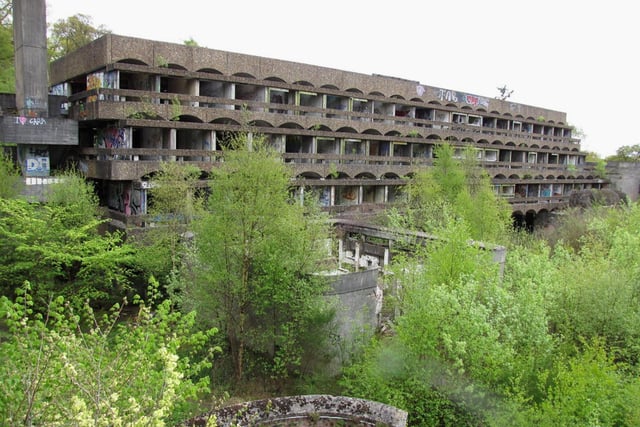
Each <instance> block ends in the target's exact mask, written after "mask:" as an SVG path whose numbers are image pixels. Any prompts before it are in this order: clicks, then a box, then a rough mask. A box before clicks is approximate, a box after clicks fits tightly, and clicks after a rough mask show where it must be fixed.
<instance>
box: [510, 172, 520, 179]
mask: <svg viewBox="0 0 640 427" xmlns="http://www.w3.org/2000/svg"><path fill="white" fill-rule="evenodd" d="M509 179H520V175H518V174H517V173H512V174H511V175H509Z"/></svg>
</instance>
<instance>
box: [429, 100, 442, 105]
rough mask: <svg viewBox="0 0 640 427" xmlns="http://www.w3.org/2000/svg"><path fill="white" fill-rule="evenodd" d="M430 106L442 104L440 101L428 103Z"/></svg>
mask: <svg viewBox="0 0 640 427" xmlns="http://www.w3.org/2000/svg"><path fill="white" fill-rule="evenodd" d="M428 104H431V105H442V104H441V103H440V102H438V101H429V102H428Z"/></svg>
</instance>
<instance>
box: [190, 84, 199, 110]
mask: <svg viewBox="0 0 640 427" xmlns="http://www.w3.org/2000/svg"><path fill="white" fill-rule="evenodd" d="M187 90H188V91H189V95H192V96H200V80H198V79H193V80H189V82H188V83H187ZM190 105H191V106H192V107H199V106H200V103H199V102H198V101H191V103H190Z"/></svg>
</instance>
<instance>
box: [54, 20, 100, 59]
mask: <svg viewBox="0 0 640 427" xmlns="http://www.w3.org/2000/svg"><path fill="white" fill-rule="evenodd" d="M109 32H110V31H109V30H108V29H107V28H106V27H105V26H104V25H99V26H97V27H96V26H94V24H93V18H91V17H90V16H88V15H84V14H81V13H79V14H76V15H73V16H70V17H69V18H67V19H61V20H59V21H57V22H55V23H54V24H53V26H52V28H51V31H50V34H49V39H48V42H49V43H48V44H49V60H51V61H53V60H55V59H58V58H61V57H63V56H64V55H66V54H68V53H70V52H73V51H74V50H77V49H78V48H80V47H82V46H84V45H86V44H87V43H89V42H91V41H93V40H95V39H97V38H99V37H101V36H103V35H105V34H107V33H109Z"/></svg>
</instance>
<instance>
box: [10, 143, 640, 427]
mask: <svg viewBox="0 0 640 427" xmlns="http://www.w3.org/2000/svg"><path fill="white" fill-rule="evenodd" d="M249 141H250V142H251V144H248V142H249ZM446 150H447V148H443V149H442V151H440V152H439V153H438V162H436V164H435V166H434V168H433V169H432V170H430V171H429V172H425V174H424V175H420V176H419V177H418V179H417V180H416V181H415V183H413V184H411V185H410V186H408V193H407V195H408V197H407V205H406V210H398V212H394V213H393V214H392V215H391V216H392V218H391V221H390V222H389V224H392V225H401V226H403V227H408V228H411V229H414V230H423V231H428V232H430V233H432V234H434V235H437V236H438V239H437V240H435V241H433V242H431V243H430V244H429V245H427V246H423V247H413V248H412V247H411V246H410V245H411V244H412V242H403V243H404V245H405V247H406V248H412V249H413V251H410V252H406V253H405V254H404V255H402V256H401V255H398V256H396V257H395V258H394V260H393V264H392V268H391V271H389V274H386V275H385V286H386V287H387V289H386V292H385V295H386V298H385V305H386V307H385V310H384V312H386V313H394V316H392V317H391V318H390V319H389V321H388V323H387V328H386V329H385V331H384V333H380V334H378V335H377V336H376V337H375V338H374V339H373V340H371V341H370V342H364V343H363V344H362V347H361V348H360V349H359V351H357V352H356V353H355V357H354V358H353V359H351V360H350V361H349V362H348V363H347V365H345V366H343V367H342V370H341V371H338V373H337V375H336V376H329V375H328V374H327V373H326V372H328V370H327V365H326V362H327V361H328V360H329V359H330V358H331V356H332V354H331V350H332V346H333V345H334V343H333V341H332V337H333V336H332V330H331V324H332V321H331V320H332V310H331V307H329V306H327V305H326V304H325V303H324V299H323V298H322V293H323V290H324V285H323V284H322V283H319V282H317V281H316V278H315V276H314V275H313V274H311V273H314V272H316V271H318V270H319V269H322V268H324V267H325V265H324V264H323V262H324V257H325V256H326V252H324V248H325V245H324V242H325V241H326V239H327V237H328V234H327V229H326V228H325V224H326V222H325V221H324V220H325V219H326V218H324V217H323V216H322V215H320V214H319V213H318V212H317V210H316V209H315V205H314V204H313V203H311V201H308V202H309V203H307V205H306V206H301V205H300V204H299V203H296V202H295V201H294V200H293V199H292V197H291V193H290V188H289V185H290V182H291V181H290V175H288V172H287V169H286V168H285V167H284V165H283V164H282V163H281V162H280V161H279V158H278V156H277V154H276V153H274V152H272V151H271V150H270V149H269V148H268V146H267V145H266V144H264V142H263V141H262V140H261V139H260V138H258V137H255V136H254V137H253V139H249V138H248V135H246V134H242V133H238V134H236V135H235V136H234V138H232V140H230V141H229V144H228V145H227V146H226V152H225V162H224V163H223V164H222V166H221V167H220V169H219V170H217V171H215V173H213V174H212V176H211V179H210V180H209V181H208V186H203V185H202V183H203V181H202V179H203V177H202V176H200V173H199V172H198V171H196V170H191V169H189V168H184V167H183V166H181V165H179V164H177V163H175V164H167V165H164V167H163V168H162V170H161V171H160V172H159V173H158V174H156V175H155V176H154V178H153V180H152V181H153V182H152V188H151V200H150V203H151V207H150V214H151V215H150V221H153V222H154V224H155V227H154V228H153V229H152V232H151V233H149V234H148V235H147V236H148V240H146V241H134V240H128V241H127V242H124V241H123V240H122V237H121V236H120V235H118V234H109V233H105V232H104V230H101V231H102V232H99V230H100V229H101V227H102V226H103V225H104V224H103V220H102V219H100V217H99V214H98V207H97V201H96V199H95V196H94V195H93V189H92V187H91V186H90V185H89V184H87V183H86V182H85V181H84V180H83V179H82V178H81V177H80V176H79V175H78V174H77V173H75V172H69V173H68V174H66V175H65V177H64V179H65V180H64V182H65V185H63V186H60V187H57V186H54V187H53V188H52V193H51V194H50V196H51V197H50V198H49V201H48V202H47V203H44V204H40V203H29V202H27V201H25V200H22V199H21V198H20V197H19V196H17V194H16V193H15V192H13V191H8V192H4V193H3V195H2V197H1V198H0V208H1V209H0V234H1V236H2V240H0V242H1V243H0V244H2V248H1V249H2V250H1V251H0V285H1V286H2V293H3V295H4V296H3V297H2V300H1V302H0V315H1V316H2V323H1V324H0V332H1V335H0V371H1V375H2V378H3V381H2V382H1V383H0V417H1V418H0V419H1V420H2V421H1V422H2V423H3V424H5V425H36V424H39V425H42V424H47V425H68V424H69V423H70V420H73V422H75V423H76V424H81V425H85V424H86V425H117V423H121V424H122V425H146V424H150V423H151V424H152V423H155V424H154V425H170V424H173V423H175V422H177V421H179V420H185V419H188V418H190V417H191V416H194V415H196V414H197V413H201V412H204V411H205V410H206V409H209V408H211V407H212V406H213V405H216V404H217V403H218V402H219V400H218V399H219V398H220V397H221V396H224V395H225V393H230V394H231V395H233V396H235V399H234V401H238V400H239V399H247V398H255V397H268V396H275V395H283V394H291V393H296V392H299V391H301V390H302V391H304V392H305V393H331V394H343V395H352V396H354V397H362V398H366V399H371V400H376V401H380V402H384V403H388V404H392V405H395V406H397V407H399V408H402V409H404V410H407V411H408V412H409V422H410V424H411V425H415V426H460V425H462V426H530V425H540V426H576V425H598V426H635V425H640V410H638V408H640V381H639V380H638V378H640V376H639V373H640V372H639V368H638V362H639V360H640V350H639V349H640V305H639V304H638V302H639V298H640V287H639V285H638V284H639V283H640V267H638V263H637V254H638V253H640V206H638V205H637V204H633V205H619V206H617V207H616V208H604V207H592V208H588V209H580V210H577V209H576V210H572V211H566V213H565V215H561V216H560V218H559V220H558V221H557V222H556V223H555V224H554V229H553V233H549V234H547V233H548V230H547V233H544V232H542V231H540V232H536V233H533V234H525V233H524V232H517V231H514V230H511V229H510V228H509V227H508V224H506V222H507V221H506V220H507V219H508V218H506V217H505V214H504V211H503V207H504V206H503V205H502V204H501V202H500V201H499V200H496V199H495V197H494V198H493V199H492V197H491V194H492V193H490V192H489V191H488V185H489V184H488V181H487V180H486V178H485V177H484V176H483V175H481V174H478V173H476V169H475V168H474V165H473V163H472V162H470V161H469V160H468V159H467V160H465V159H464V158H461V159H457V158H455V157H454V156H452V155H451V154H452V153H451V152H450V151H446ZM8 161H9V160H8V159H7V158H3V159H2V162H8ZM2 162H0V164H1V163H2ZM3 167H4V169H3V168H2V167H0V170H2V171H6V172H3V173H5V174H6V175H7V177H8V178H9V181H10V180H11V179H12V178H13V177H15V174H16V173H17V171H15V169H12V168H10V167H8V166H3ZM9 181H7V182H9ZM9 188H11V186H9ZM205 193H206V196H207V198H206V200H207V202H206V203H204V202H203V201H204V199H203V198H202V197H200V195H203V194H205ZM479 206H484V207H483V208H479ZM401 212H406V214H405V215H404V218H401V217H402V215H400V213H401ZM478 215H485V218H483V219H482V221H479V220H478V219H477V218H474V216H478ZM102 228H103V227H102ZM480 238H482V239H484V240H487V239H489V243H491V242H495V243H500V244H502V245H505V246H506V247H507V249H508V251H507V258H506V262H505V265H504V269H503V270H502V271H501V270H500V268H499V266H498V265H497V264H496V263H495V262H494V261H493V259H492V255H491V252H490V251H488V250H487V247H488V248H489V249H490V248H491V246H490V245H489V246H487V247H485V246H483V245H475V244H470V242H476V241H478V240H479V239H480ZM155 277H158V280H156V279H155ZM149 283H150V284H151V286H150V287H149V288H147V284H149ZM133 295H141V297H140V298H134V297H133ZM124 298H127V299H129V300H133V302H134V304H133V306H132V305H129V304H124V303H122V301H123V299H124ZM143 300H144V303H143V302H142V301H143ZM216 331H217V332H216ZM214 354H215V359H213V364H212V357H213V356H214ZM334 360H335V359H334ZM333 372H335V371H333ZM53 396H55V398H53ZM83 423H84V424H83Z"/></svg>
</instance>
